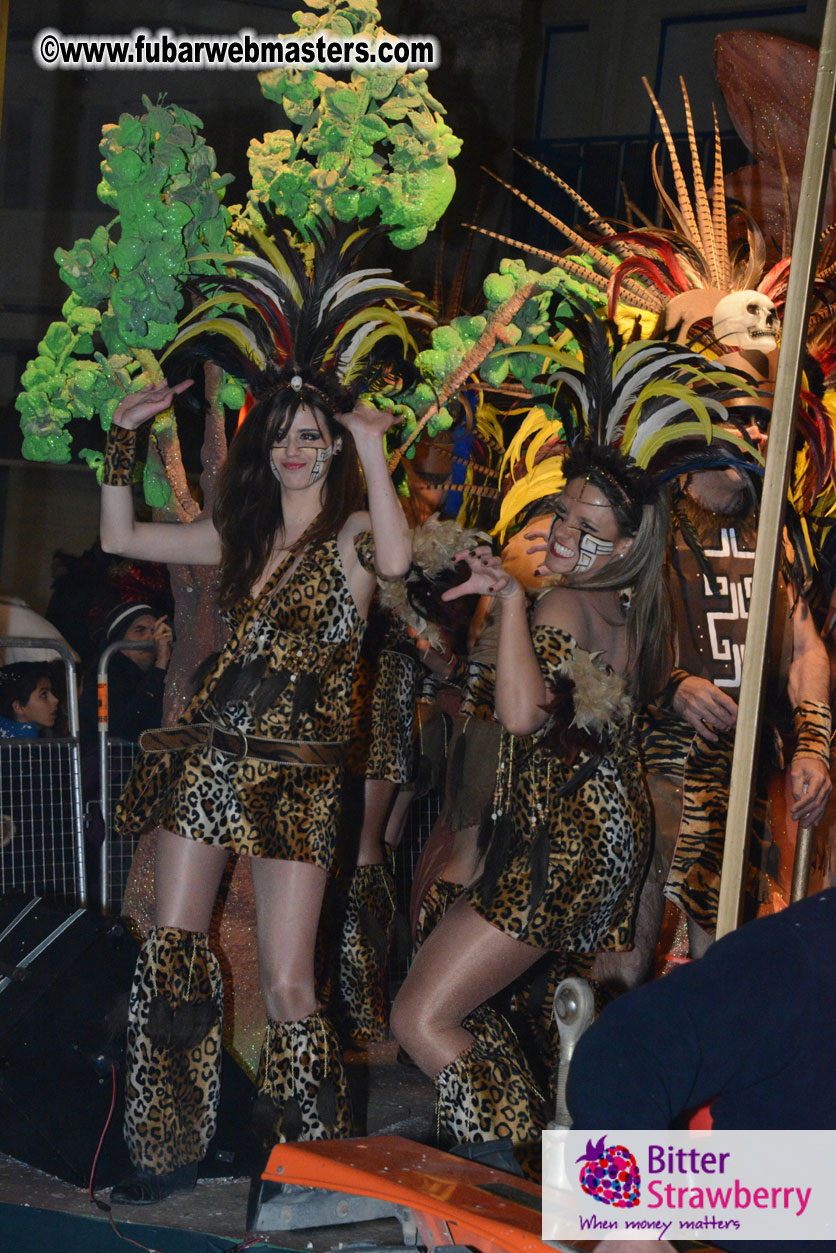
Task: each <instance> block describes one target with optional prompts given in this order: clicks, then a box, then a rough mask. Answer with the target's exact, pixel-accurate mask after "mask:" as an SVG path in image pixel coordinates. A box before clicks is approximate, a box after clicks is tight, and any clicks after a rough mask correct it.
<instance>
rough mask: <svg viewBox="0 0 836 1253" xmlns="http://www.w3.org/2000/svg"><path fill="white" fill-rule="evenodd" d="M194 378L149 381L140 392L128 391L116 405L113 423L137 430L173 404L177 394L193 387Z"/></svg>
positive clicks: (128, 429)
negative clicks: (171, 381)
mask: <svg viewBox="0 0 836 1253" xmlns="http://www.w3.org/2000/svg"><path fill="white" fill-rule="evenodd" d="M193 382H194V379H184V380H183V382H182V383H174V384H173V385H172V384H171V383H149V384H148V386H147V387H143V388H141V389H140V391H138V392H128V394H127V395H126V396H123V397H122V399H121V400H120V401H119V404H118V405H117V406H116V409H115V411H114V414H113V425H114V426H122V427H124V428H125V430H126V431H135V430H136V429H137V427H140V426H142V424H143V422H147V421H148V419H149V418H155V417H156V416H157V414H158V413H163V412H164V411H165V410H166V409H168V408H169V407H170V405H171V402H172V400H173V399H174V397H175V396H179V395H180V392H184V391H185V390H186V388H187V387H191V385H192V383H193Z"/></svg>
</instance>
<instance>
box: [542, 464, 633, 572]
mask: <svg viewBox="0 0 836 1253" xmlns="http://www.w3.org/2000/svg"><path fill="white" fill-rule="evenodd" d="M575 537H577V538H575ZM617 539H618V525H617V523H616V521H615V516H614V514H613V511H612V506H611V505H610V503H609V501H608V500H607V499H606V497H605V496H604V495H603V493H602V492H600V491H599V489H598V488H597V487H594V486H593V485H592V484H590V483H588V482H587V481H586V480H584V479H576V480H573V481H572V482H571V483H567V485H566V487H565V488H564V490H563V492H562V493H561V496H560V500H559V503H558V506H557V508H556V510H555V513H554V517H553V521H552V526H551V530H550V533H549V556H550V558H551V564H552V567H553V568H554V571H555V573H557V572H560V573H562V574H585V573H586V572H587V571H589V570H590V569H591V568H592V567H593V565H594V564H595V563H596V561H598V559H599V558H601V557H604V558H606V557H609V556H611V555H612V553H613V552H614V551H615V546H616V542H617ZM573 558H574V560H573ZM570 561H571V562H572V564H571V565H568V564H567V563H569V562H570ZM547 564H548V562H547Z"/></svg>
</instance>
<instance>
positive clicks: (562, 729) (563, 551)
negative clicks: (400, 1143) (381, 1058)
mask: <svg viewBox="0 0 836 1253" xmlns="http://www.w3.org/2000/svg"><path fill="white" fill-rule="evenodd" d="M563 472H564V475H565V480H566V481H565V486H564V488H563V490H562V491H561V493H560V495H559V496H557V497H556V498H555V500H554V520H553V524H552V527H551V530H550V533H549V538H548V546H547V552H546V557H545V569H546V571H547V572H548V573H550V574H551V575H553V576H560V582H561V584H562V585H561V586H553V587H552V588H551V590H549V591H547V592H545V593H544V594H543V595H542V596H541V598H540V599H539V600H538V602H537V604H536V607H535V610H534V613H533V619H532V623H531V625H529V620H528V615H527V607H526V598H525V594H524V592H523V589H522V587H521V586H520V584H519V583H518V582H517V581H516V580H515V579H514V578H512V577H511V576H510V575H509V574H508V573H507V572H506V571H505V570H504V569H503V567H502V564H501V561H500V559H499V558H498V557H496V556H494V555H493V554H492V553H491V551H490V549H488V548H486V547H481V548H477V549H475V550H474V551H473V552H470V553H462V554H460V555H459V556H460V558H461V560H464V561H466V562H467V563H468V564H469V565H470V568H471V572H472V574H471V578H470V580H469V581H468V582H467V583H464V584H462V585H461V587H458V588H455V589H453V590H452V591H450V592H447V593H446V596H447V598H453V597H454V596H458V595H460V594H464V593H467V592H478V593H481V594H492V595H494V596H496V597H497V601H498V605H499V607H500V610H501V621H500V630H499V647H498V658H497V685H496V714H497V718H498V719H499V721H500V722H501V723H502V724H503V727H504V728H505V733H504V737H503V739H504V743H503V746H502V750H501V754H500V766H499V772H498V781H497V791H496V796H495V800H494V806H493V809H494V813H493V820H494V833H493V839H492V843H491V845H490V847H489V849H488V854H487V859H486V864H485V871H484V873H483V875H482V878H481V879H480V880H479V881H477V882H476V883H475V884H474V885H473V886H472V887H470V888H469V889H467V890H466V891H465V893H464V895H463V897H462V898H460V899H459V901H457V902H456V904H455V905H454V906H453V907H452V908H451V909H450V910H449V912H448V913H447V914H446V915H445V917H444V918H443V919H442V921H441V923H440V924H439V925H438V927H437V928H436V929H435V931H433V932H432V934H431V935H430V936H429V937H428V939H427V941H426V942H425V944H424V945H423V947H422V948H421V950H420V951H419V952H418V954H417V957H416V959H415V962H414V964H413V966H412V969H411V971H410V973H409V976H408V978H407V980H406V982H405V984H404V986H403V987H402V989H401V991H400V994H399V996H398V998H397V1000H396V1001H395V1004H394V1006H393V1011H392V1025H393V1029H394V1031H395V1034H396V1036H397V1037H398V1039H399V1041H400V1042H401V1043H402V1044H403V1046H404V1048H405V1049H406V1050H407V1051H408V1053H409V1054H410V1056H411V1057H412V1058H413V1059H414V1061H415V1062H416V1063H417V1064H418V1065H419V1066H420V1067H421V1068H422V1069H423V1070H425V1071H426V1072H427V1073H428V1074H430V1075H433V1076H434V1077H435V1081H436V1086H437V1089H438V1119H439V1129H440V1133H441V1134H442V1135H444V1136H445V1137H446V1138H447V1139H448V1140H452V1141H465V1140H469V1141H473V1140H487V1139H494V1138H499V1137H509V1138H511V1139H512V1140H513V1141H514V1142H515V1143H526V1142H533V1141H535V1140H536V1138H537V1136H538V1134H539V1131H540V1129H541V1128H542V1126H543V1122H544V1114H543V1109H542V1102H540V1101H539V1099H538V1096H537V1093H536V1088H535V1085H534V1082H533V1079H532V1077H531V1074H530V1072H529V1071H528V1068H527V1066H526V1063H525V1060H524V1058H523V1056H522V1053H521V1051H520V1049H519V1046H518V1045H516V1042H515V1041H514V1039H513V1037H512V1035H511V1033H510V1031H509V1029H508V1028H507V1026H506V1024H505V1023H504V1022H503V1020H502V1019H501V1018H500V1017H499V1016H498V1015H496V1014H494V1013H493V1012H492V1011H490V1010H489V1009H488V1008H487V1006H485V1004H484V1002H486V1001H487V1000H488V999H489V998H490V997H492V996H494V995H495V994H496V993H497V992H499V991H500V990H501V989H503V988H504V987H506V986H507V985H508V984H509V983H511V982H512V981H513V980H515V979H516V978H518V976H520V975H522V974H523V972H525V971H526V970H528V968H529V967H530V966H532V965H533V964H534V962H536V961H537V960H538V959H539V958H540V957H541V956H542V955H543V953H544V952H548V951H552V952H558V953H561V954H591V953H595V952H596V951H598V950H600V949H605V948H623V947H627V946H629V945H630V942H631V933H632V919H633V912H634V907H635V904H636V901H637V898H638V893H639V890H640V886H641V882H642V877H643V872H644V870H645V866H646V862H647V858H648V854H649V849H650V812H649V807H648V802H647V799H646V796H645V791H644V787H643V782H642V776H641V770H640V765H639V760H638V755H637V751H636V747H635V743H634V738H633V728H632V720H633V719H632V701H633V700H634V699H635V700H639V701H640V700H643V699H647V698H648V697H649V696H650V695H651V694H652V693H653V692H654V691H656V690H658V687H659V684H660V682H663V681H664V677H665V675H666V671H667V669H668V666H669V654H668V640H667V633H666V630H665V623H666V615H667V599H666V593H665V588H664V583H663V578H662V558H663V553H664V546H665V537H666V530H667V510H666V506H665V502H664V497H663V495H661V494H660V493H658V492H654V491H651V490H648V489H645V490H643V491H642V490H637V487H638V480H639V478H640V477H641V476H640V475H639V473H638V472H637V471H636V468H635V467H630V466H628V463H627V462H626V460H625V459H624V458H623V457H622V456H620V455H619V454H618V453H616V452H615V451H614V450H613V449H611V448H606V447H601V446H600V445H596V444H593V443H591V442H588V441H587V442H581V443H577V444H575V445H574V446H573V447H572V448H571V449H570V451H569V453H568V454H567V456H566V457H565V459H564V463H563ZM628 586H629V587H632V588H633V589H634V591H633V596H632V600H631V601H629V602H626V601H625V598H624V596H623V595H622V593H621V591H620V589H622V588H624V587H628Z"/></svg>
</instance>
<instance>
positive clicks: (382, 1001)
mask: <svg viewBox="0 0 836 1253" xmlns="http://www.w3.org/2000/svg"><path fill="white" fill-rule="evenodd" d="M394 924H395V881H394V879H393V878H392V875H391V873H390V871H389V868H388V866H386V865H385V864H384V863H380V864H379V865H373V866H358V867H357V869H356V870H355V871H354V874H353V875H352V876H351V886H350V888H349V892H348V905H347V908H346V916H345V924H344V926H343V933H342V940H341V944H340V997H341V1000H342V1003H343V1005H344V1007H345V1011H346V1015H347V1018H348V1027H349V1031H350V1034H351V1036H352V1038H353V1039H354V1040H357V1041H360V1042H364V1043H368V1042H371V1041H378V1042H380V1041H385V1040H388V1039H389V997H388V994H387V989H386V987H385V980H386V974H387V971H388V966H389V947H390V945H391V942H392V932H393V929H394Z"/></svg>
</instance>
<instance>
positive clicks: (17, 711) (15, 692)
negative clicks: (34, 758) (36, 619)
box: [0, 661, 60, 740]
mask: <svg viewBox="0 0 836 1253" xmlns="http://www.w3.org/2000/svg"><path fill="white" fill-rule="evenodd" d="M59 703H60V702H59V699H58V697H57V696H56V695H55V693H54V692H53V690H52V679H51V678H50V675H49V671H48V670H47V669H46V667H45V665H44V663H43V662H40V661H28V662H20V663H19V664H18V665H14V666H4V667H3V669H2V670H0V739H3V740H11V739H14V740H34V739H37V738H38V736H40V735H41V734H42V732H44V731H50V730H52V728H53V727H54V726H55V719H56V717H57V716H58V706H59Z"/></svg>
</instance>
